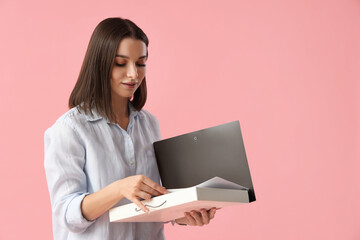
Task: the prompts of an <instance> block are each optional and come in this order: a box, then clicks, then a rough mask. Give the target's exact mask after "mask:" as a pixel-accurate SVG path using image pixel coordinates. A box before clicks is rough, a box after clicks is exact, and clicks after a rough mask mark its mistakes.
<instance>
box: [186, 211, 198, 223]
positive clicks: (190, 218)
mask: <svg viewBox="0 0 360 240" xmlns="http://www.w3.org/2000/svg"><path fill="white" fill-rule="evenodd" d="M185 217H186V219H187V221H188V225H190V226H196V220H195V219H194V218H193V217H192V216H191V215H190V213H188V212H186V213H185Z"/></svg>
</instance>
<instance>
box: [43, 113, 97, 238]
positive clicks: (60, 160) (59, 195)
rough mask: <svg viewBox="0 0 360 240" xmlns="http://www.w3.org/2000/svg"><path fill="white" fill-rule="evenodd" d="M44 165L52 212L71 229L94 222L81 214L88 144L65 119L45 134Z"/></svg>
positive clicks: (85, 192)
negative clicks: (82, 140)
mask: <svg viewBox="0 0 360 240" xmlns="http://www.w3.org/2000/svg"><path fill="white" fill-rule="evenodd" d="M44 143H45V161H44V167H45V172H46V179H47V183H48V188H49V193H50V199H51V207H52V213H53V215H54V216H55V219H56V221H58V222H59V223H60V225H61V226H63V227H64V228H66V229H67V230H68V231H71V232H77V233H79V232H84V231H85V230H86V229H87V227H89V226H90V225H91V224H92V223H93V222H94V221H95V220H94V221H88V220H87V219H85V218H84V217H83V215H82V211H81V203H82V200H83V199H84V197H85V196H86V195H87V194H89V193H88V192H87V184H86V174H85V172H84V170H83V169H84V165H85V146H84V144H83V143H82V142H81V141H80V138H79V136H78V134H77V132H76V131H75V128H73V127H71V126H70V124H69V123H67V122H66V121H65V120H63V121H58V122H56V123H55V124H54V125H53V126H52V127H51V128H49V129H48V130H47V131H46V132H45V135H44Z"/></svg>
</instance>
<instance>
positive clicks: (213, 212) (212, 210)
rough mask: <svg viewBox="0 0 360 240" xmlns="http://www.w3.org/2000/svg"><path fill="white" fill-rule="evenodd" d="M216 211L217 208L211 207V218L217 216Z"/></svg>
mask: <svg viewBox="0 0 360 240" xmlns="http://www.w3.org/2000/svg"><path fill="white" fill-rule="evenodd" d="M215 213H216V208H212V209H210V212H209V217H210V219H213V218H214V217H215Z"/></svg>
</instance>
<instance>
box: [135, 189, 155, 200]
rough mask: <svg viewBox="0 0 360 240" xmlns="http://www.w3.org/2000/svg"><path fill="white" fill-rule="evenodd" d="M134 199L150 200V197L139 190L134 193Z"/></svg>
mask: <svg viewBox="0 0 360 240" xmlns="http://www.w3.org/2000/svg"><path fill="white" fill-rule="evenodd" d="M135 197H139V198H142V199H146V200H149V199H151V197H152V195H151V194H149V193H147V192H144V191H141V190H140V189H137V190H136V192H135Z"/></svg>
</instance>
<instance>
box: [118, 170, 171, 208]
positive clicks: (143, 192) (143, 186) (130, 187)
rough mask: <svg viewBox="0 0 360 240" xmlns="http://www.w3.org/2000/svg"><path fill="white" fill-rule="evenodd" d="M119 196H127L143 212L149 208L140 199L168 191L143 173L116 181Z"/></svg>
mask: <svg viewBox="0 0 360 240" xmlns="http://www.w3.org/2000/svg"><path fill="white" fill-rule="evenodd" d="M117 185H118V189H119V194H120V198H123V197H125V198H127V199H129V200H130V201H132V202H133V203H135V204H136V205H137V206H138V207H139V208H141V209H142V210H143V211H144V212H146V213H148V212H149V209H148V208H147V207H145V206H144V204H142V202H141V201H140V199H141V198H142V199H146V200H148V199H151V197H152V196H159V195H162V194H166V193H168V191H167V190H166V189H165V188H164V187H162V186H160V185H159V184H157V183H156V182H154V181H153V180H151V179H150V178H148V177H146V176H144V175H135V176H130V177H127V178H123V179H120V180H118V181H117Z"/></svg>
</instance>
